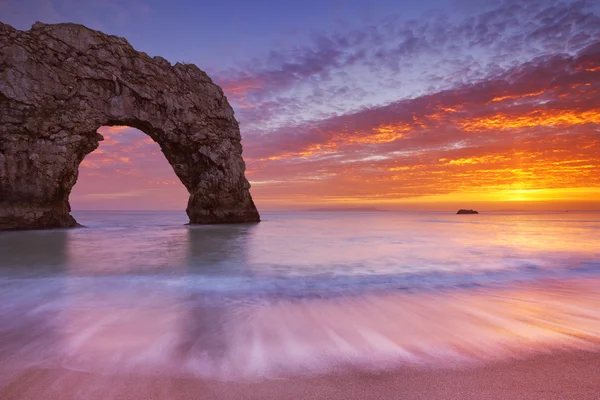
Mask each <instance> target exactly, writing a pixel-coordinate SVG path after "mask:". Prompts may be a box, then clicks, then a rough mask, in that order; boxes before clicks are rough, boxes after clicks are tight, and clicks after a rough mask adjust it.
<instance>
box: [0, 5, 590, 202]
mask: <svg viewBox="0 0 600 400" xmlns="http://www.w3.org/2000/svg"><path fill="white" fill-rule="evenodd" d="M0 19H1V20H2V21H3V22H6V23H9V24H11V25H13V26H15V27H16V28H19V29H29V27H30V26H31V25H32V24H33V23H34V22H35V21H37V20H39V21H42V22H46V23H53V22H77V23H82V24H84V25H87V26H89V27H91V28H94V29H100V30H103V31H105V32H107V33H110V34H115V35H118V36H124V37H126V38H127V39H128V40H129V42H130V43H131V44H132V45H133V46H134V47H135V48H136V49H138V50H141V51H145V52H147V53H148V54H150V55H151V56H154V55H160V56H163V57H165V58H166V59H168V60H169V61H171V62H173V63H175V62H178V61H179V62H191V63H194V64H196V65H198V66H199V67H200V68H201V69H203V70H205V71H207V73H208V74H209V75H210V76H211V77H212V79H213V80H214V81H215V82H216V83H218V84H219V85H221V86H222V87H223V90H224V92H225V95H226V96H227V98H228V100H229V101H230V103H231V104H232V106H233V108H234V110H235V113H236V118H237V119H238V121H239V122H240V128H241V133H242V144H243V146H244V153H243V156H244V159H245V161H246V165H247V172H246V176H247V178H248V179H249V181H250V183H251V184H252V188H251V193H252V196H253V198H254V200H255V202H256V204H257V206H258V208H259V210H261V209H262V210H269V209H273V210H275V209H305V208H312V207H315V206H319V207H329V206H331V207H339V206H365V205H368V206H375V207H378V208H382V209H407V210H416V209H429V210H445V209H449V208H454V207H469V208H470V207H477V208H480V209H506V210H508V209H528V210H529V209H540V210H551V209H552V210H554V209H560V210H562V209H600V108H599V104H600V2H595V1H585V0H584V1H553V0H526V1H523V0H522V1H510V0H509V1H489V2H488V1H479V0H477V1H475V0H446V1H442V0H422V1H419V2H415V1H398V0H393V1H392V0H389V1H388V0H381V1H351V0H319V1H317V0H304V1H275V0H264V1H259V0H256V1H246V0H221V1H218V2H214V1H187V0H186V1H168V2H167V1H145V0H124V1H116V0H115V1H112V0H93V1H92V0H89V1H88V0H0ZM99 132H100V133H101V134H102V135H103V136H104V137H105V140H104V141H103V142H102V143H101V145H100V147H99V148H98V149H97V150H96V151H95V152H93V153H92V154H90V155H88V156H87V157H86V159H85V160H84V161H83V163H82V165H81V168H80V176H79V180H78V183H77V184H76V186H75V188H74V190H73V193H72V194H71V198H70V199H71V204H72V206H73V208H74V209H183V208H185V205H186V202H187V192H186V190H185V188H184V187H183V185H182V184H181V183H180V182H179V181H178V180H177V177H176V176H175V174H174V173H173V171H172V169H171V167H170V166H169V164H168V163H167V161H166V160H165V159H164V157H163V155H162V153H161V152H160V149H159V147H158V145H157V144H156V143H154V142H153V141H152V140H151V139H150V138H149V137H148V136H146V135H145V134H144V133H142V132H140V131H137V130H135V129H132V128H128V127H102V128H100V129H99Z"/></svg>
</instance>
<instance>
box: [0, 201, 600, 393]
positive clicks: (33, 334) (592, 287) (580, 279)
mask: <svg viewBox="0 0 600 400" xmlns="http://www.w3.org/2000/svg"><path fill="white" fill-rule="evenodd" d="M73 215H74V217H75V218H76V219H77V221H78V222H80V223H81V224H82V225H85V227H84V228H78V229H70V230H45V231H22V232H1V233H0V364H2V365H3V368H4V369H3V376H4V377H5V378H6V379H7V380H8V378H7V377H8V376H9V375H10V374H18V373H19V372H20V371H23V370H25V369H27V368H32V367H36V368H37V367H40V368H62V369H67V370H76V371H89V372H94V373H101V374H127V373H135V374H149V375H152V374H160V375H174V376H185V377H201V378H208V379H217V380H225V381H229V380H235V381H246V380H263V379H284V378H286V377H290V376H298V375H318V374H323V373H331V372H335V371H340V370H344V369H353V370H356V369H359V370H366V371H380V370H386V369H391V368H398V367H402V366H413V367H416V368H440V367H443V368H446V367H447V368H462V367H464V366H468V365H478V364H481V363H488V362H494V361H497V360H504V359H510V358H522V357H527V356H529V355H532V354H536V353H547V352H552V351H560V350H562V349H587V350H592V351H594V350H595V349H596V348H597V347H598V343H599V340H600V213H598V212H586V213H583V212H579V213H578V212H546V213H529V212H527V213H526V212H490V213H482V214H479V215H456V214H454V213H452V212H421V213H418V212H356V211H351V212H342V211H337V212H327V211H321V212H316V211H313V212H308V211H296V212H263V213H262V214H261V216H262V219H263V221H262V222H260V223H255V224H235V225H216V226H191V225H187V224H186V223H187V221H188V220H187V216H186V215H185V213H183V212H146V211H78V212H73ZM3 379H4V378H2V377H0V385H2V382H3Z"/></svg>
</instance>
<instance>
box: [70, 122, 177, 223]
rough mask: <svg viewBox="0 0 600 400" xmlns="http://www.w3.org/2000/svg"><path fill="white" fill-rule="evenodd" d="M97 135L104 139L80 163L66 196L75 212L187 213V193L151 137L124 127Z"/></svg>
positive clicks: (110, 127)
mask: <svg viewBox="0 0 600 400" xmlns="http://www.w3.org/2000/svg"><path fill="white" fill-rule="evenodd" d="M98 133H99V134H100V135H102V137H103V138H104V139H103V140H101V141H100V145H99V146H98V148H97V149H96V150H94V151H92V152H91V153H89V154H88V155H86V156H85V158H84V159H83V161H82V162H81V164H79V171H78V177H77V181H76V184H75V185H74V186H73V189H72V191H71V193H70V195H69V204H70V205H71V209H72V210H73V211H183V210H185V207H186V203H187V198H188V196H189V192H188V191H187V189H186V187H185V186H184V185H183V184H182V183H181V181H180V180H179V178H178V177H177V175H176V174H175V172H174V171H173V168H172V167H171V165H169V162H168V161H167V159H166V158H165V156H164V154H163V153H162V151H161V149H160V146H159V144H158V143H156V142H155V141H154V139H152V137H151V136H149V135H147V134H146V133H144V132H143V131H141V130H139V129H136V128H132V127H130V126H126V125H114V126H103V127H101V128H100V129H98ZM79 222H80V223H82V224H83V225H86V221H85V220H81V221H79Z"/></svg>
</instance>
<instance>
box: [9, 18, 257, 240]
mask: <svg viewBox="0 0 600 400" xmlns="http://www.w3.org/2000/svg"><path fill="white" fill-rule="evenodd" d="M104 125H128V126H131V127H134V128H138V129H140V130H141V131H143V132H145V133H146V134H147V135H149V136H150V137H151V138H152V139H154V140H155V141H156V142H157V143H158V144H159V145H160V147H161V149H162V152H163V153H164V155H165V157H166V158H167V160H168V161H169V163H170V164H171V166H172V167H173V169H174V170H175V173H176V174H177V176H178V177H179V179H180V180H181V182H182V183H183V184H184V185H185V187H186V188H187V189H188V191H189V193H190V198H189V201H188V206H187V213H188V216H189V218H190V222H191V223H199V224H200V223H234V222H255V221H259V215H258V212H257V210H256V207H255V206H254V203H253V201H252V198H251V197H250V192H249V188H250V185H249V183H248V181H247V180H246V178H245V177H244V171H245V164H244V161H243V159H242V145H241V143H240V139H241V137H240V130H239V126H238V123H237V121H236V120H235V118H234V115H233V109H232V108H231V106H230V105H229V103H228V102H227V99H226V97H225V96H224V95H223V91H222V90H221V88H220V87H219V86H217V85H216V84H214V83H213V82H212V81H211V79H210V78H209V77H208V76H207V75H206V73H204V72H203V71H201V70H200V69H198V68H197V67H196V66H194V65H184V64H179V63H177V64H175V65H174V66H171V64H170V63H169V62H168V61H166V60H165V59H163V58H161V57H154V58H150V57H149V56H148V55H147V54H145V53H142V52H138V51H136V50H134V49H133V47H131V45H130V44H129V43H128V42H127V41H126V40H125V39H123V38H119V37H115V36H110V35H106V34H104V33H102V32H98V31H93V30H90V29H88V28H86V27H84V26H81V25H76V24H56V25H45V24H41V23H36V24H35V25H33V27H32V28H31V30H29V31H19V30H16V29H14V28H12V27H11V26H9V25H5V24H2V23H0V230H1V229H39V228H55V227H71V226H75V225H76V221H75V220H74V219H73V217H72V216H71V215H70V214H69V211H70V206H69V202H68V197H69V194H70V192H71V189H72V187H73V185H74V184H75V182H76V181H77V169H78V166H79V164H80V163H81V161H82V160H83V158H84V157H85V156H86V155H87V154H88V153H90V152H92V151H93V150H94V149H96V148H97V147H98V144H99V141H100V140H102V139H103V138H102V136H101V135H100V134H98V133H97V129H98V128H99V127H101V126H104Z"/></svg>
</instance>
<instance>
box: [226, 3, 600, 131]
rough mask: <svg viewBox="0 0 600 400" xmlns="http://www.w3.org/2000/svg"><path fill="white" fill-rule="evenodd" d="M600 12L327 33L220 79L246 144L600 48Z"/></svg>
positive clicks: (564, 7) (539, 12)
mask: <svg viewBox="0 0 600 400" xmlns="http://www.w3.org/2000/svg"><path fill="white" fill-rule="evenodd" d="M594 11H595V8H594V3H592V2H586V1H578V2H571V3H559V2H555V1H542V0H539V1H529V2H525V3H523V2H516V1H507V2H502V3H500V4H497V5H496V6H495V7H493V8H491V9H488V10H487V11H484V12H480V13H479V14H475V15H473V16H471V17H467V18H462V19H459V18H458V17H449V16H448V14H447V13H435V14H432V15H430V16H429V17H426V18H423V19H419V20H408V21H406V20H403V19H401V18H399V17H395V18H393V17H392V18H386V19H385V20H382V21H379V22H378V23H376V24H372V25H367V26H363V27H360V28H355V29H347V30H343V31H335V32H329V33H321V34H319V35H315V37H314V39H313V41H312V43H310V44H308V45H305V46H296V47H292V48H287V49H286V48H284V49H278V50H273V51H271V52H270V53H268V54H266V55H264V56H262V57H261V58H258V57H257V58H255V59H253V60H250V61H249V62H247V63H245V64H243V65H242V66H240V67H239V68H238V69H231V70H227V71H214V72H215V75H216V80H217V82H218V83H220V84H221V85H223V87H224V90H225V93H226V94H227V95H228V96H229V97H230V100H231V101H232V102H233V104H234V107H235V108H236V112H237V115H238V118H239V119H240V121H241V122H242V126H243V127H244V129H245V134H246V135H253V134H258V135H264V134H266V133H269V132H270V131H272V130H274V129H277V128H280V127H282V126H286V125H291V123H290V122H295V123H302V122H307V121H311V120H320V119H322V118H326V117H329V116H334V115H343V114H347V113H350V112H355V111H358V110H360V109H364V108H367V107H373V106H381V105H384V104H388V103H391V102H395V101H398V100H399V99H409V98H414V97H419V96H422V95H426V94H431V93H436V92H439V91H441V90H446V89H452V88H456V87H459V86H463V85H465V84H470V83H475V82H479V81H483V80H489V79H490V78H491V77H494V76H498V75H501V74H502V73H504V72H505V71H507V70H510V69H512V68H514V67H516V66H518V65H521V64H523V63H525V62H528V61H532V60H534V59H536V58H539V57H546V56H550V55H554V54H567V55H574V54H575V53H576V52H578V51H579V50H581V49H582V48H584V47H585V46H588V45H589V44H591V43H594V42H596V41H599V40H600V16H599V15H597V14H596V13H594Z"/></svg>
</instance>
